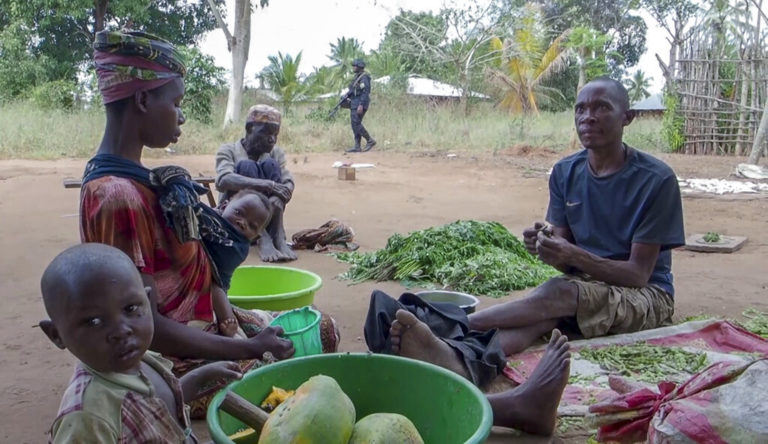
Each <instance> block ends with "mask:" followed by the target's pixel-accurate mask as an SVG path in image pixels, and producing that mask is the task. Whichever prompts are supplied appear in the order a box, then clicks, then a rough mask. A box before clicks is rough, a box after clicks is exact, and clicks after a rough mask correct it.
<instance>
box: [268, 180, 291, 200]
mask: <svg viewBox="0 0 768 444" xmlns="http://www.w3.org/2000/svg"><path fill="white" fill-rule="evenodd" d="M272 195H273V196H277V197H278V198H279V199H280V200H282V201H283V202H288V201H289V200H291V197H292V196H293V190H291V188H290V187H289V186H287V185H283V184H281V183H278V182H273V185H272Z"/></svg>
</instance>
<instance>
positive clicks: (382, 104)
mask: <svg viewBox="0 0 768 444" xmlns="http://www.w3.org/2000/svg"><path fill="white" fill-rule="evenodd" d="M372 100H373V103H372V104H371V108H370V110H369V112H368V114H367V115H366V117H365V126H366V128H367V129H368V130H369V132H370V133H371V135H373V137H375V138H376V140H377V142H378V145H377V146H376V149H377V150H382V151H383V150H392V151H406V152H409V151H430V152H449V151H460V152H497V151H501V150H505V149H508V148H510V147H513V146H516V145H528V146H531V147H547V148H548V149H550V150H555V151H566V150H569V149H570V146H571V143H572V142H575V140H576V139H575V132H574V129H573V117H572V112H570V111H566V112H561V113H541V114H540V115H535V116H525V117H523V116H513V115H510V114H507V113H505V112H501V111H500V110H499V109H498V108H496V107H495V106H494V104H493V103H488V102H481V103H475V104H472V105H471V107H470V112H469V114H468V115H465V113H464V109H463V108H462V106H461V105H460V104H458V103H440V104H436V103H433V102H428V101H425V100H422V99H419V98H414V97H408V96H404V95H387V94H384V93H379V94H377V93H375V92H374V94H373V97H372ZM264 102H265V101H264V99H262V98H260V97H258V96H256V95H255V94H254V92H253V91H247V92H246V95H245V98H244V100H243V104H244V105H243V106H244V111H245V109H247V107H249V106H250V105H252V104H255V103H264ZM182 106H183V105H182ZM278 106H279V105H278ZM225 107H226V97H225V96H219V97H217V98H216V100H215V101H214V109H213V114H214V116H213V124H210V125H206V124H204V123H200V122H198V121H195V120H192V119H188V120H187V122H186V123H185V124H184V126H183V127H182V130H183V135H182V136H181V140H180V141H179V143H178V144H177V145H175V146H173V149H174V150H176V151H177V153H179V154H213V153H215V152H216V150H217V149H218V148H219V146H220V145H221V144H222V143H226V142H231V141H234V140H237V139H238V138H239V137H241V136H242V133H243V125H242V124H235V125H231V126H228V127H226V128H222V127H221V121H222V119H223V115H224V109H225ZM326 107H327V108H328V110H330V107H331V106H330V105H326V104H323V103H304V104H296V105H294V106H293V107H292V108H291V110H290V112H289V113H288V114H286V115H284V116H283V125H282V128H281V130H280V138H279V141H278V143H279V144H280V145H281V146H282V147H284V148H285V149H286V150H287V151H288V152H290V153H306V152H328V151H337V152H340V151H341V150H343V149H346V148H349V147H350V146H351V144H352V142H353V139H352V131H351V130H350V127H349V111H347V110H342V112H339V114H338V115H337V117H336V118H334V119H332V120H330V121H326V120H324V119H319V118H316V116H317V115H320V114H321V113H323V112H327V110H325V108H326ZM244 115H245V112H243V116H244ZM660 127H661V123H660V121H659V120H657V119H646V120H638V121H636V122H633V123H632V125H630V126H628V127H627V128H626V130H625V134H626V141H627V143H628V144H630V145H632V146H636V147H637V148H639V149H642V150H647V151H661V150H664V147H665V146H664V144H663V143H662V142H661V136H660ZM103 131H104V112H103V107H102V106H101V105H98V104H97V105H94V106H93V108H92V109H86V110H83V109H79V110H78V109H73V110H69V111H63V110H44V109H41V108H39V107H36V106H34V105H32V104H31V103H28V102H16V103H5V104H2V105H0V134H2V138H0V158H3V159H8V158H29V159H55V158H62V157H81V158H82V157H90V156H91V155H92V154H93V152H94V151H95V149H96V147H97V146H98V144H99V142H100V140H101V136H102V133H103ZM149 152H150V153H151V150H150V151H149ZM150 155H151V154H150Z"/></svg>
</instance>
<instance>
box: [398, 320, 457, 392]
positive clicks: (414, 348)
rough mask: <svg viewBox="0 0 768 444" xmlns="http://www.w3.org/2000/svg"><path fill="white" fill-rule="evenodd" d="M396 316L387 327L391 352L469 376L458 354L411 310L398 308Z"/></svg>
mask: <svg viewBox="0 0 768 444" xmlns="http://www.w3.org/2000/svg"><path fill="white" fill-rule="evenodd" d="M395 317H396V318H397V319H396V320H395V322H393V323H392V326H391V327H390V328H389V340H390V342H391V343H392V352H393V353H394V354H396V355H400V356H404V357H406V358H411V359H416V360H419V361H425V362H429V363H430V364H435V365H438V366H440V367H443V368H446V369H448V370H451V371H452V372H455V373H458V374H460V375H461V376H463V377H465V378H469V374H468V373H467V369H466V368H465V367H464V363H463V362H461V359H460V358H459V355H457V354H456V352H455V351H454V350H453V348H451V346H450V345H448V344H446V343H445V342H443V341H442V340H440V338H438V337H437V336H435V335H434V334H433V333H432V330H430V329H429V327H428V326H427V324H425V323H423V322H421V321H420V320H418V319H417V318H416V316H414V315H413V314H412V313H411V312H408V311H405V310H398V311H397V313H396V314H395Z"/></svg>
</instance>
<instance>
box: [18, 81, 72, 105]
mask: <svg viewBox="0 0 768 444" xmlns="http://www.w3.org/2000/svg"><path fill="white" fill-rule="evenodd" d="M77 94H78V87H77V84H75V83H73V82H71V81H69V80H54V81H52V82H45V83H43V84H40V85H38V86H36V87H34V88H32V90H31V91H30V92H29V98H30V100H31V101H32V103H33V104H35V105H37V106H38V107H40V108H43V109H72V108H73V107H74V106H75V98H76V97H77Z"/></svg>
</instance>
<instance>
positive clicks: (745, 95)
mask: <svg viewBox="0 0 768 444" xmlns="http://www.w3.org/2000/svg"><path fill="white" fill-rule="evenodd" d="M748 53H749V50H747V51H744V54H748ZM739 69H740V70H741V99H740V100H739V105H740V108H741V109H739V126H737V127H736V136H737V138H736V140H737V142H736V155H737V156H743V155H744V151H746V146H745V144H744V139H745V138H747V137H748V136H749V131H748V130H747V129H746V128H745V126H746V122H747V115H748V114H749V110H748V109H747V107H748V106H749V103H747V102H748V100H749V72H748V71H747V61H746V60H742V62H741V63H740V66H739Z"/></svg>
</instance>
